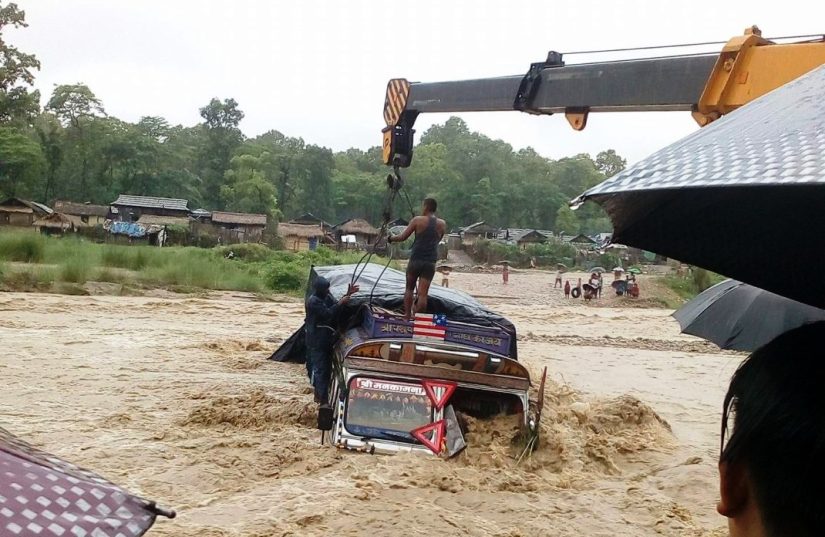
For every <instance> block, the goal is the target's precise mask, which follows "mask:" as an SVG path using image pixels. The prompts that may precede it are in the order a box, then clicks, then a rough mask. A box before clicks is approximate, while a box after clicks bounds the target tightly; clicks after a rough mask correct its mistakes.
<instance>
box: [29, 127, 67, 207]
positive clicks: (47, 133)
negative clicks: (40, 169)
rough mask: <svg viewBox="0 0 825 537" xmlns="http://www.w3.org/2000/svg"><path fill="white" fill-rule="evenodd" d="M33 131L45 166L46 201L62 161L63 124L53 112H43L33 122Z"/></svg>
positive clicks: (44, 188) (52, 192)
mask: <svg viewBox="0 0 825 537" xmlns="http://www.w3.org/2000/svg"><path fill="white" fill-rule="evenodd" d="M35 132H36V133H37V139H38V141H39V142H40V148H41V151H42V153H43V157H44V161H45V166H46V177H45V182H44V184H43V201H44V202H48V201H49V200H50V199H51V196H52V195H53V194H54V188H55V182H56V180H57V171H58V170H59V169H60V165H61V163H62V162H63V143H64V133H63V126H62V125H61V124H60V121H58V120H57V118H56V117H55V116H54V114H50V113H48V112H44V113H43V114H41V115H40V117H38V118H37V121H36V122H35Z"/></svg>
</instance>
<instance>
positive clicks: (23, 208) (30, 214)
mask: <svg viewBox="0 0 825 537" xmlns="http://www.w3.org/2000/svg"><path fill="white" fill-rule="evenodd" d="M52 212H53V211H52V210H51V208H49V207H47V206H45V205H43V204H42V203H37V202H36V201H28V200H23V199H20V198H9V199H7V200H5V201H3V202H2V203H0V226H15V227H25V228H31V226H32V224H34V221H35V220H37V219H38V218H41V217H43V216H47V215H50V214H52Z"/></svg>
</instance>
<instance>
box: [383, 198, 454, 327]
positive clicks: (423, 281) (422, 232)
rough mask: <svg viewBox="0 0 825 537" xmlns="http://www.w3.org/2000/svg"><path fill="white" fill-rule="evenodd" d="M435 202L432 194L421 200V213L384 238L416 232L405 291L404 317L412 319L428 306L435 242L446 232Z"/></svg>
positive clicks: (402, 238)
mask: <svg viewBox="0 0 825 537" xmlns="http://www.w3.org/2000/svg"><path fill="white" fill-rule="evenodd" d="M437 208H438V203H437V202H436V201H435V200H434V199H433V198H427V199H425V200H424V203H423V205H422V209H421V216H416V217H415V218H413V219H412V221H411V222H410V225H408V226H407V229H405V230H404V231H403V232H402V233H401V234H400V235H394V236H390V237H388V238H387V241H388V242H404V241H405V240H407V238H408V237H409V236H410V235H412V234H413V232H415V241H414V242H413V245H412V251H411V252H410V261H409V263H407V288H406V291H405V292H404V318H405V319H407V320H410V319H412V317H413V314H414V313H415V312H424V311H426V310H427V294H428V293H429V291H430V283H432V281H433V276H435V262H436V261H438V243H440V242H441V239H442V237H444V234H445V233H446V232H447V223H446V222H444V220H442V219H440V218H437V217H436V216H435V211H436V209H437ZM416 283H417V284H418V301H417V302H416V303H415V308H413V293H414V292H415V286H416Z"/></svg>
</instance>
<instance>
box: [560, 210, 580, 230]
mask: <svg viewBox="0 0 825 537" xmlns="http://www.w3.org/2000/svg"><path fill="white" fill-rule="evenodd" d="M579 225H580V224H579V219H578V217H576V213H574V212H573V210H572V209H570V207H568V206H567V205H562V206H561V207H559V210H558V212H557V213H556V229H555V231H556V233H559V234H561V233H564V234H565V235H577V234H578V233H579Z"/></svg>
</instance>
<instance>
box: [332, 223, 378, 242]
mask: <svg viewBox="0 0 825 537" xmlns="http://www.w3.org/2000/svg"><path fill="white" fill-rule="evenodd" d="M377 236H378V230H377V229H375V228H374V227H372V225H370V223H369V222H367V221H366V220H364V219H362V218H350V219H349V220H345V221H343V222H341V223H340V224H338V225H337V226H335V239H336V241H337V242H338V244H339V245H340V246H344V247H347V246H350V245H352V241H348V240H347V239H345V238H344V237H354V238H355V246H357V247H359V248H363V247H365V246H366V245H368V244H370V243H372V242H373V241H374V240H375V238H376V237H377Z"/></svg>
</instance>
